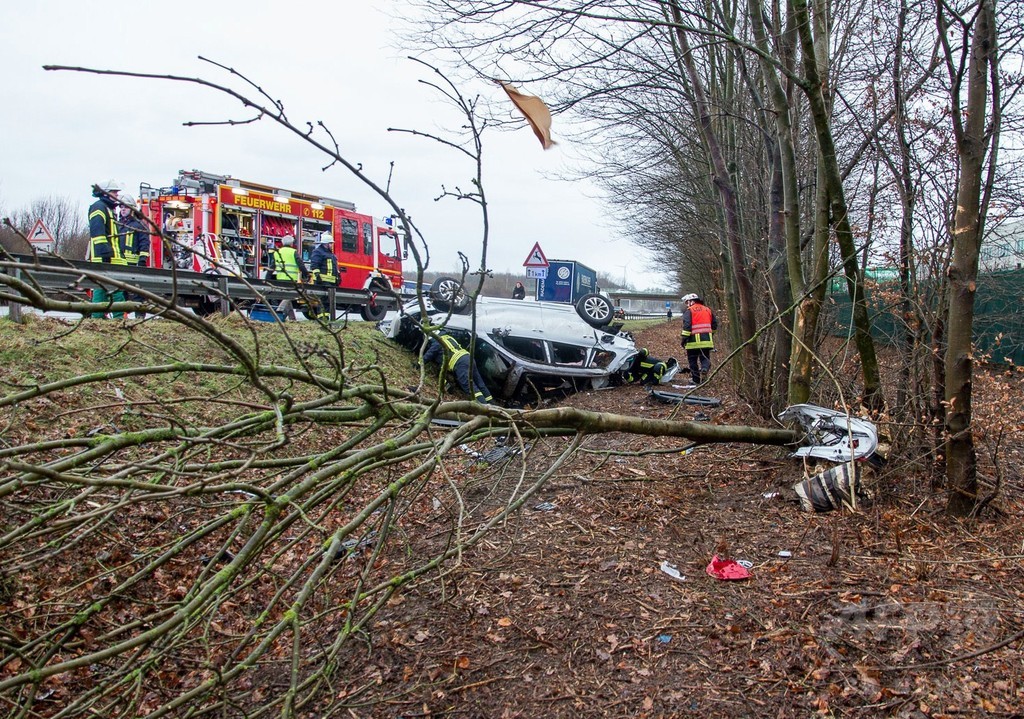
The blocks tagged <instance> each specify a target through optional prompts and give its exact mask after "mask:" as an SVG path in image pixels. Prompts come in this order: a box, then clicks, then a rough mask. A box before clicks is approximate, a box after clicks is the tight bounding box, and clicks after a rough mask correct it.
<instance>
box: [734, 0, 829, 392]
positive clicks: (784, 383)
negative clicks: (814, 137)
mask: <svg viewBox="0 0 1024 719" xmlns="http://www.w3.org/2000/svg"><path fill="white" fill-rule="evenodd" d="M747 14H748V17H749V18H750V24H751V28H752V29H753V32H754V39H755V43H756V45H757V47H758V49H759V50H761V52H762V53H763V55H762V56H761V58H760V59H761V75H762V78H763V79H764V83H765V85H766V86H767V88H768V92H769V94H770V96H771V100H772V108H773V110H774V111H775V133H776V142H775V147H774V148H773V149H774V153H773V154H774V158H775V161H774V162H773V165H772V170H773V177H772V194H771V201H770V212H771V217H770V218H769V225H768V227H769V237H770V240H771V245H772V247H773V248H775V247H778V248H779V254H780V256H782V255H783V253H784V257H785V260H786V261H785V264H784V265H783V264H782V263H779V270H782V269H783V267H784V268H785V270H786V273H787V274H788V275H789V286H788V288H786V289H785V291H783V289H782V286H783V285H782V283H781V282H779V283H773V286H774V287H775V288H776V290H775V297H776V303H777V304H778V305H779V307H780V309H785V308H788V307H789V306H790V304H792V301H793V298H794V297H798V296H800V295H801V294H803V292H804V289H805V283H804V270H803V263H802V262H801V253H800V189H799V182H798V180H797V173H796V151H795V149H794V146H793V122H792V114H791V113H792V108H791V104H790V99H789V97H788V96H787V94H786V90H785V88H784V87H783V85H782V82H781V81H780V80H779V77H778V75H777V74H776V71H775V67H774V66H773V65H772V63H771V62H770V61H769V60H768V56H769V55H770V48H769V45H768V37H767V34H766V32H765V26H764V25H765V21H764V17H765V15H764V9H763V7H762V6H761V2H760V0H747ZM790 35H791V33H790V32H789V29H788V28H787V32H786V33H785V34H782V35H781V37H780V42H781V43H782V45H783V46H782V47H781V48H780V51H779V53H778V55H780V56H782V57H781V58H780V62H781V63H783V64H784V65H785V66H786V67H791V66H792V59H793V56H792V53H791V52H788V51H787V50H788V49H791V48H790V43H788V42H787V38H788V37H789V36H790ZM806 327H807V322H806V317H805V316H804V313H803V302H801V303H800V305H798V306H797V308H796V311H795V312H793V313H789V314H788V316H786V317H783V318H782V320H781V321H780V323H779V332H778V336H777V339H776V345H775V351H776V360H775V393H776V394H778V393H780V392H782V391H783V388H785V391H786V396H787V397H788V403H789V404H800V403H802V402H806V401H807V399H808V398H809V397H810V386H811V382H810V368H811V364H810V357H809V354H808V352H809V344H810V343H807V342H805V341H804V340H805V339H806V338H805V336H804V328H806ZM795 332H796V333H797V337H798V338H799V339H798V341H796V342H794V341H793V335H794V333H795ZM812 333H813V328H812ZM797 368H799V370H798V369H797ZM798 372H799V373H800V374H799V375H798ZM797 377H799V378H798V379H797ZM794 387H800V388H801V391H798V392H797V393H796V396H797V397H798V399H794V398H793V397H794ZM780 401H781V398H780Z"/></svg>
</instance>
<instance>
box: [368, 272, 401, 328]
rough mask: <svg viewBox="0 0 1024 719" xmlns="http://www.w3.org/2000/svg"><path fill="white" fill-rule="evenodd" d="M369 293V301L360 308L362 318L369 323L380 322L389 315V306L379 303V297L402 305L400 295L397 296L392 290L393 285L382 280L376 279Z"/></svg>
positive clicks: (371, 284)
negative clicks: (381, 296)
mask: <svg viewBox="0 0 1024 719" xmlns="http://www.w3.org/2000/svg"><path fill="white" fill-rule="evenodd" d="M369 291H370V299H369V301H368V302H367V303H366V304H365V305H363V306H362V307H360V308H359V314H360V316H362V318H363V319H364V320H366V321H367V322H380V321H381V320H382V319H384V315H386V314H387V313H388V305H387V304H385V303H383V302H377V297H379V296H380V295H384V296H385V297H387V298H389V299H391V300H394V302H395V304H401V302H400V301H399V298H398V295H397V294H395V290H394V289H392V287H391V285H389V284H388V283H386V282H383V281H382V280H380V279H374V280H372V281H371V282H370V287H369Z"/></svg>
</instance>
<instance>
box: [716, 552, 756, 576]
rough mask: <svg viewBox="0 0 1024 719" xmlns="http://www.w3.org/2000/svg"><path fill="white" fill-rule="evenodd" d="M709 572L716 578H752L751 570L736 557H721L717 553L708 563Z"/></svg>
mask: <svg viewBox="0 0 1024 719" xmlns="http://www.w3.org/2000/svg"><path fill="white" fill-rule="evenodd" d="M705 571H707V573H708V574H710V575H711V576H712V577H714V578H715V579H750V572H748V571H747V568H746V567H744V566H743V565H742V564H740V563H739V562H737V561H736V560H735V559H719V558H718V555H717V554H716V555H715V556H713V557H712V558H711V564H709V565H708V567H707V569H706V570H705Z"/></svg>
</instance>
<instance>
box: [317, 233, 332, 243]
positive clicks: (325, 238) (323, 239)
mask: <svg viewBox="0 0 1024 719" xmlns="http://www.w3.org/2000/svg"><path fill="white" fill-rule="evenodd" d="M316 243H317V244H318V245H333V244H334V235H332V234H331V233H330V232H325V233H323V234H322V235H320V237H319V239H317V241H316Z"/></svg>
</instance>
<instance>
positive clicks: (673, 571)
mask: <svg viewBox="0 0 1024 719" xmlns="http://www.w3.org/2000/svg"><path fill="white" fill-rule="evenodd" d="M661 571H663V572H664V573H665V574H667V575H668V576H670V577H672V578H673V579H676V580H678V581H680V582H685V581H686V577H684V576H683V575H682V574H680V573H679V569H678V568H676V565H674V564H669V561H668V560H667V559H663V560H662V561H661Z"/></svg>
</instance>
